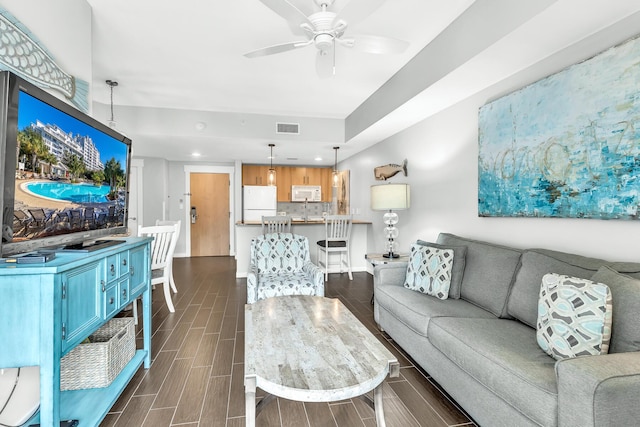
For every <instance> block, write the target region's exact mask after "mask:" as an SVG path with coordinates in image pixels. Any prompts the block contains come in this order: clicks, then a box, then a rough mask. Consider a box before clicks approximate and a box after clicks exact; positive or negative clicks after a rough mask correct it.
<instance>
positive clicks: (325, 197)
mask: <svg viewBox="0 0 640 427" xmlns="http://www.w3.org/2000/svg"><path fill="white" fill-rule="evenodd" d="M321 179H322V201H323V202H331V198H332V197H333V168H322V178H321Z"/></svg>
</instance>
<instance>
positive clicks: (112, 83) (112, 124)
mask: <svg viewBox="0 0 640 427" xmlns="http://www.w3.org/2000/svg"><path fill="white" fill-rule="evenodd" d="M105 83H107V85H108V86H109V88H110V89H111V119H109V123H108V124H109V127H110V128H112V129H115V128H116V121H115V120H114V118H113V88H114V87H116V86H118V82H116V81H115V80H107V81H106V82H105Z"/></svg>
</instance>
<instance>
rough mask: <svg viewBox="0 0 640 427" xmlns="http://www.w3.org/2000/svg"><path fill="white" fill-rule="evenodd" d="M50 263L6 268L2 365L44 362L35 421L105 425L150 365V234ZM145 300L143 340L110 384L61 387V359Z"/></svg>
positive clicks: (1, 289) (1, 277) (0, 325)
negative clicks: (142, 369) (132, 383)
mask: <svg viewBox="0 0 640 427" xmlns="http://www.w3.org/2000/svg"><path fill="white" fill-rule="evenodd" d="M122 240H123V243H122V244H119V245H116V246H111V247H109V248H106V249H101V250H96V251H95V252H90V253H86V252H58V253H56V258H55V259H53V260H51V261H49V262H47V263H46V264H33V265H25V264H2V265H0V298H1V301H2V308H0V343H1V344H0V368H16V367H22V366H40V411H39V413H38V414H36V416H35V417H34V418H33V419H32V420H31V421H30V422H29V423H28V424H33V423H40V425H41V426H47V427H49V426H57V425H59V423H60V420H68V419H77V420H79V421H80V426H81V427H84V426H98V425H99V424H100V421H102V419H103V418H104V417H105V415H106V414H107V412H108V411H109V409H110V408H111V406H112V405H113V404H114V403H115V401H116V400H117V399H118V396H120V394H121V393H122V391H123V390H124V388H125V387H126V385H127V384H128V383H129V381H130V380H131V377H133V375H134V374H135V372H136V371H137V370H138V368H139V367H140V366H141V365H142V364H144V367H145V368H149V367H150V366H151V287H150V278H151V271H150V265H151V263H150V255H149V254H150V244H151V239H150V238H142V237H132V238H126V239H122ZM138 297H142V325H143V334H142V335H143V345H142V347H143V348H142V349H139V350H137V351H136V353H135V355H134V357H133V359H132V360H131V362H129V364H128V365H127V366H125V368H124V369H123V371H122V372H121V373H120V375H119V376H118V377H116V379H115V380H114V381H113V382H112V383H111V385H110V386H108V387H104V388H95V389H87V390H71V391H63V392H61V391H60V359H61V358H62V357H63V356H64V355H65V354H66V353H68V352H69V351H71V349H73V348H74V347H75V346H76V345H78V344H79V343H81V342H82V341H83V340H84V339H85V338H87V337H88V336H89V335H91V333H92V332H93V331H95V330H96V329H98V328H99V327H100V326H102V325H103V324H104V323H106V322H107V321H108V320H109V319H110V318H112V317H113V316H114V315H116V314H117V313H118V312H119V311H120V310H121V309H122V308H123V307H125V306H126V305H127V304H129V303H130V302H132V301H134V300H135V299H136V298H138Z"/></svg>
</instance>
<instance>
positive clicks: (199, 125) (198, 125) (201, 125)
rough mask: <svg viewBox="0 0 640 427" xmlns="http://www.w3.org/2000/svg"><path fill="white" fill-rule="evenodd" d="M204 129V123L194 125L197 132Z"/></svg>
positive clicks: (205, 125)
mask: <svg viewBox="0 0 640 427" xmlns="http://www.w3.org/2000/svg"><path fill="white" fill-rule="evenodd" d="M206 127H207V124H206V123H205V122H196V124H195V128H196V130H198V131H203V130H204V129H205V128H206Z"/></svg>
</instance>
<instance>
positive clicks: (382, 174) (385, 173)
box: [373, 159, 407, 181]
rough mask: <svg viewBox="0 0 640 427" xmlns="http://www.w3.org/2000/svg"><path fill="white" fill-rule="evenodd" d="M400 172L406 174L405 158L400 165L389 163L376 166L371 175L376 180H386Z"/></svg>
mask: <svg viewBox="0 0 640 427" xmlns="http://www.w3.org/2000/svg"><path fill="white" fill-rule="evenodd" d="M400 172H402V173H404V176H407V159H404V161H403V162H402V164H401V165H397V164H394V163H389V164H388V165H384V166H378V167H376V168H374V169H373V175H374V176H375V177H376V179H377V180H378V181H386V180H387V179H389V178H391V177H392V176H395V175H397V174H398V173H400Z"/></svg>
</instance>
